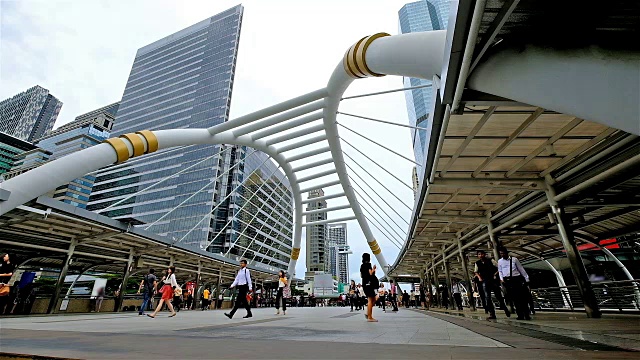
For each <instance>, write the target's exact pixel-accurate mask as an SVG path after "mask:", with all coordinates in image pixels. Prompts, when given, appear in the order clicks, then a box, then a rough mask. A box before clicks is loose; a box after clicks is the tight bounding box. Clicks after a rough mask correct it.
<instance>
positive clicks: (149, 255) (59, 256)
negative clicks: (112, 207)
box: [0, 196, 278, 283]
mask: <svg viewBox="0 0 640 360" xmlns="http://www.w3.org/2000/svg"><path fill="white" fill-rule="evenodd" d="M72 240H76V241H77V242H78V244H77V245H76V247H75V250H74V252H73V255H72V259H73V260H72V261H71V262H70V265H69V271H72V272H75V273H80V272H83V271H84V270H85V269H90V270H91V271H92V272H105V273H118V274H122V273H124V271H125V268H126V266H127V263H128V261H129V259H130V255H131V254H135V257H134V258H133V264H134V267H133V272H134V273H135V272H137V271H138V272H139V271H147V270H148V269H149V268H155V269H156V270H157V271H163V270H164V269H166V268H167V267H168V266H170V265H174V266H175V267H176V275H177V278H178V280H180V282H181V283H183V282H186V281H198V282H199V283H203V282H204V283H213V282H216V281H217V279H218V278H219V277H221V279H222V282H223V283H230V282H231V281H233V279H234V278H235V274H236V272H237V267H238V262H237V261H234V260H233V259H230V258H227V257H224V256H222V255H219V254H213V253H210V252H206V251H204V250H200V249H197V248H195V247H191V246H185V245H183V244H176V243H172V241H171V240H169V239H166V238H165V237H162V236H159V235H156V234H153V233H151V232H149V231H145V230H143V229H140V228H135V227H132V226H129V225H128V224H127V223H124V222H121V221H117V220H113V219H110V218H108V217H105V216H101V215H97V214H95V213H93V212H90V211H87V210H84V209H80V208H77V207H75V206H72V205H69V204H65V203H62V202H60V201H57V200H54V199H51V198H48V197H44V196H43V197H40V198H38V199H36V200H34V201H33V202H30V203H28V204H27V205H25V206H21V207H19V208H16V209H14V210H12V211H10V212H8V213H6V214H4V215H2V216H0V246H2V249H3V250H4V251H7V252H10V253H14V254H15V255H17V258H18V260H19V261H21V262H22V263H21V267H22V268H23V269H39V268H44V269H60V268H61V267H62V266H63V264H64V261H65V258H66V255H67V252H68V249H69V246H70V244H71V241H72ZM19 265H20V264H19ZM249 268H250V269H251V270H252V272H253V277H254V278H255V279H256V280H257V281H260V282H264V281H269V280H271V279H273V278H274V277H275V276H276V274H277V271H278V269H276V268H272V267H268V266H266V265H262V264H257V265H251V264H250V265H249ZM198 273H199V274H200V279H199V280H198V279H197V275H198Z"/></svg>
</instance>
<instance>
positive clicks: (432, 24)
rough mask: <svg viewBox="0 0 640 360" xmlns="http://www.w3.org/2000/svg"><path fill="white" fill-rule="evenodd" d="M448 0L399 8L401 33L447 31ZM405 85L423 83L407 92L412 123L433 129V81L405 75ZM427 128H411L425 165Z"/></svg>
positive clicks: (416, 150)
mask: <svg viewBox="0 0 640 360" xmlns="http://www.w3.org/2000/svg"><path fill="white" fill-rule="evenodd" d="M449 6H450V4H449V1H448V0H421V1H416V2H412V3H409V4H406V5H405V6H403V7H402V8H401V9H400V11H398V17H399V25H400V26H399V27H400V33H402V34H407V33H413V32H421V31H432V30H445V29H446V28H447V25H448V22H449V21H448V20H449ZM403 83H404V87H405V88H410V87H417V86H424V87H421V88H418V89H412V90H409V91H405V99H406V101H407V113H408V114H409V123H410V124H411V125H412V126H416V127H420V128H426V129H431V124H430V123H429V121H428V119H429V113H428V111H429V110H428V109H431V104H432V103H433V90H432V89H431V87H430V86H429V85H430V84H431V80H424V79H416V78H409V77H404V78H403ZM427 132H428V131H427V130H415V129H412V130H411V141H412V144H413V152H414V155H415V158H416V162H417V163H418V164H424V162H425V159H426V153H427V150H428V148H429V144H428V139H427ZM417 172H418V179H422V178H423V177H424V174H423V172H424V170H423V167H422V166H420V167H418V168H417Z"/></svg>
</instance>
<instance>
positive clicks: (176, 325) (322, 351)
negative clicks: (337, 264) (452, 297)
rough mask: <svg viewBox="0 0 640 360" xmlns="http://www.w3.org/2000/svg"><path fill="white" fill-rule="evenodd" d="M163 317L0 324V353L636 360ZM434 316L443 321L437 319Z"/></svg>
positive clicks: (306, 324)
mask: <svg viewBox="0 0 640 360" xmlns="http://www.w3.org/2000/svg"><path fill="white" fill-rule="evenodd" d="M167 315H168V314H167V313H162V314H161V315H160V316H159V317H158V318H156V319H150V318H147V317H146V316H144V317H142V316H141V317H138V316H137V313H120V314H113V313H112V314H86V315H65V316H43V317H22V318H3V319H1V320H0V352H5V353H21V354H34V355H48V356H57V357H64V358H91V359H109V358H119V359H122V358H136V359H218V358H220V359H223V358H236V359H248V358H257V359H271V358H278V359H290V358H305V359H329V358H333V359H335V358H351V359H353V358H369V359H372V358H376V359H390V358H394V359H408V358H412V359H416V358H421V359H424V358H427V359H431V358H433V359H439V360H441V359H463V358H464V359H470V358H480V357H482V358H491V359H501V358H509V359H513V358H518V359H533V358H536V359H538V358H543V357H547V358H554V359H578V358H580V359H583V360H584V359H588V358H589V357H590V356H591V355H593V356H594V357H595V356H596V355H597V356H598V358H599V359H625V358H628V359H631V358H636V359H637V358H638V353H632V352H623V351H606V352H592V353H590V352H584V351H580V350H577V349H576V348H572V347H571V346H567V345H561V344H557V343H553V342H548V341H544V340H539V339H535V338H531V337H527V336H524V335H519V334H515V335H514V334H511V335H510V334H508V332H507V334H504V333H500V334H496V330H495V329H493V328H491V327H488V326H486V325H482V326H484V327H482V326H481V327H479V328H478V326H477V325H473V326H465V325H467V324H465V323H458V324H456V323H455V322H454V321H447V319H443V318H437V317H435V316H429V315H427V314H425V313H423V312H420V311H413V310H404V309H402V310H401V311H400V312H398V313H382V312H381V311H378V310H377V309H376V313H375V316H376V317H377V318H378V319H379V320H380V322H378V323H368V322H366V321H365V319H364V316H363V315H362V312H353V313H352V312H349V309H348V308H335V307H331V308H295V309H291V310H290V311H289V312H288V313H287V315H286V316H282V315H280V316H276V315H274V310H273V309H256V310H254V317H253V318H250V319H242V318H241V316H243V315H244V312H240V313H238V314H237V315H236V316H237V318H234V319H233V320H229V319H227V318H226V317H225V316H224V315H223V313H222V312H221V311H206V312H202V311H197V310H196V311H182V312H180V313H179V314H178V316H176V317H175V318H168V317H167ZM442 316H447V315H439V316H438V317H442ZM462 321H465V320H462ZM470 324H471V323H470ZM470 328H471V329H470ZM492 329H493V330H492ZM483 330H487V331H488V334H484V333H483ZM485 335H489V336H485ZM501 336H502V337H503V338H504V339H505V340H506V342H505V341H503V339H501V338H500V337H501ZM514 344H515V345H514ZM518 344H521V345H522V346H521V345H518ZM527 344H529V345H531V344H534V345H535V347H536V348H537V350H538V351H534V352H532V351H531V350H530V349H531V346H526V345H527ZM609 350H611V349H609Z"/></svg>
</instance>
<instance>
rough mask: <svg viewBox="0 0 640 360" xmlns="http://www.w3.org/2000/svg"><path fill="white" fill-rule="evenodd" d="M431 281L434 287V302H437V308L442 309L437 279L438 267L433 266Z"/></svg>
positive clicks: (438, 280)
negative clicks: (432, 280)
mask: <svg viewBox="0 0 640 360" xmlns="http://www.w3.org/2000/svg"><path fill="white" fill-rule="evenodd" d="M433 279H434V282H435V286H436V293H435V296H436V301H437V302H438V307H442V297H441V296H440V279H438V265H433Z"/></svg>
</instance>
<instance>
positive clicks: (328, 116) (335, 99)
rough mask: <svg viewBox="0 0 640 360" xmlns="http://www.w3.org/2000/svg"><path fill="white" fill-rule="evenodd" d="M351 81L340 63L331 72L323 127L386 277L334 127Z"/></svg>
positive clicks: (382, 259)
mask: <svg viewBox="0 0 640 360" xmlns="http://www.w3.org/2000/svg"><path fill="white" fill-rule="evenodd" d="M353 80H354V79H353V78H351V77H349V76H348V75H347V73H346V72H345V70H344V67H343V65H342V63H340V64H339V65H338V66H337V67H336V69H335V70H334V71H333V75H331V79H330V80H329V84H328V85H327V90H328V93H329V96H328V97H327V98H326V100H325V101H326V105H327V107H326V108H325V115H324V126H325V131H326V132H327V141H328V142H329V147H330V148H331V155H332V157H333V162H334V164H335V166H336V172H337V174H338V177H339V178H340V183H342V187H343V189H344V193H345V196H346V197H347V199H348V200H349V204H351V208H352V209H353V214H354V215H355V217H356V220H358V224H359V225H360V228H361V229H362V232H363V233H364V236H365V238H366V239H367V243H368V244H369V248H370V249H371V251H372V252H373V254H374V255H375V256H376V259H377V260H378V263H379V264H380V267H381V268H382V271H383V272H384V274H385V275H386V274H387V271H389V265H388V264H387V260H386V259H385V258H384V255H382V251H381V249H380V245H378V242H377V241H376V239H375V237H374V236H373V233H372V232H371V228H370V227H369V223H367V219H365V217H364V214H363V213H362V209H361V208H360V203H358V199H357V198H356V193H355V192H354V191H353V187H351V181H350V180H349V175H348V174H347V167H346V166H345V163H344V157H343V156H342V147H341V146H340V138H339V136H338V126H337V125H336V112H337V111H338V107H339V106H340V99H341V98H342V95H343V94H344V92H345V90H347V87H349V85H350V84H351V82H353Z"/></svg>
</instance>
